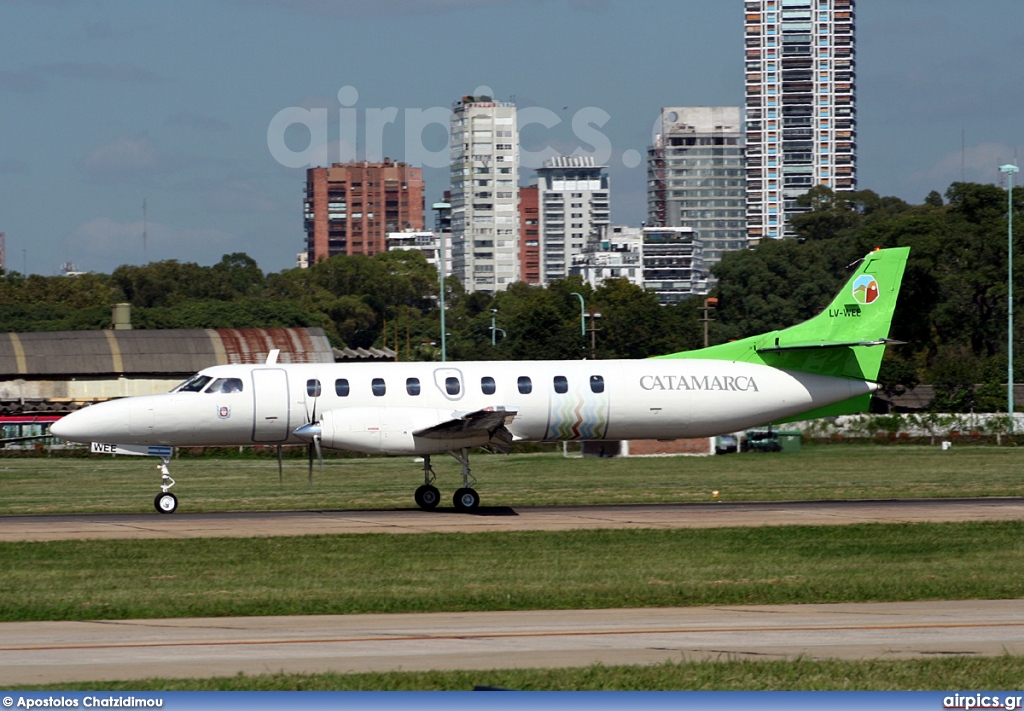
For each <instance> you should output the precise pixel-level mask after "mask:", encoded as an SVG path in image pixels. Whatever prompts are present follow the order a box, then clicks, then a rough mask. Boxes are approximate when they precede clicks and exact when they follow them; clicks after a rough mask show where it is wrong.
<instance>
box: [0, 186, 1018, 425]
mask: <svg viewBox="0 0 1024 711" xmlns="http://www.w3.org/2000/svg"><path fill="white" fill-rule="evenodd" d="M1013 199H1014V206H1015V210H1019V209H1020V205H1021V203H1022V202H1024V190H1022V189H1015V190H1014V196H1013ZM800 200H801V202H802V203H803V204H804V205H805V206H806V207H808V208H809V210H808V212H806V213H803V214H800V215H796V216H793V217H792V218H790V219H791V224H792V226H793V229H794V230H795V232H796V234H797V238H796V239H787V240H766V241H764V242H762V243H761V244H760V245H759V246H757V247H756V248H754V249H750V250H743V251H739V252H730V253H726V254H725V255H724V256H723V258H722V261H721V262H720V263H719V264H717V265H715V267H714V268H713V270H712V273H713V275H714V276H715V277H716V278H717V279H718V285H717V286H716V287H715V289H714V291H713V292H712V294H711V296H716V297H717V298H718V306H717V309H716V310H715V311H714V312H713V313H712V318H713V319H714V320H713V321H712V322H711V324H710V342H711V343H712V344H714V343H721V342H724V341H727V340H730V339H735V338H741V337H744V336H748V335H752V334H756V333H761V332H764V331H769V330H772V329H775V328H783V327H785V326H788V325H792V324H794V323H798V322H799V321H802V320H805V319H807V318H810V317H811V316H813V315H815V314H816V313H818V312H820V311H821V310H822V309H824V308H825V307H826V306H827V305H828V303H829V302H830V301H831V299H832V298H833V296H834V295H835V294H836V292H837V291H838V290H839V288H840V287H841V286H842V285H843V283H845V281H846V280H847V279H848V277H849V274H850V273H851V271H852V269H853V268H854V265H855V263H856V261H857V260H859V259H860V258H861V257H863V256H864V254H866V253H867V252H868V251H870V250H871V249H874V248H875V247H898V246H909V247H910V248H911V253H910V261H909V263H908V265H907V270H906V275H905V277H904V282H903V287H902V291H901V294H900V298H899V302H898V304H897V308H896V314H895V317H894V322H893V328H892V333H891V337H892V338H894V339H898V340H901V341H906V342H907V344H906V345H903V346H898V347H889V348H887V349H886V358H885V360H884V362H883V369H882V375H881V380H882V383H883V387H884V388H885V389H886V390H888V391H889V392H891V393H894V392H900V391H901V390H903V389H906V388H912V387H914V386H915V385H916V384H918V383H922V382H927V383H931V384H933V385H935V386H936V391H937V393H938V394H937V396H936V400H935V402H933V403H932V406H933V408H934V409H936V410H937V411H946V412H967V411H972V410H977V411H982V410H985V411H999V409H1000V407H1002V409H1003V410H1005V382H1006V370H1007V348H1006V334H1007V302H1006V298H1007V279H1006V267H1007V221H1006V217H1007V215H1006V210H1007V194H1006V191H1005V190H1003V189H1001V188H999V187H997V186H993V185H983V184H977V183H954V184H952V185H951V186H950V187H949V189H948V190H947V191H946V193H945V198H943V196H942V195H939V194H938V193H937V192H932V193H930V194H929V195H928V196H927V197H926V199H925V200H924V202H923V203H921V204H919V205H914V204H909V203H907V202H904V201H903V200H900V199H899V198H894V197H880V196H879V195H877V194H876V193H874V192H872V191H870V190H865V191H859V192H853V193H834V192H832V191H830V190H829V189H827V188H825V187H816V188H814V189H812V190H811V191H810V192H809V193H807V194H806V195H804V196H803V197H802V198H800ZM1022 224H1024V223H1022ZM1015 241H1016V242H1017V245H1016V247H1017V248H1019V244H1020V240H1015ZM1020 261H1024V254H1022V256H1021V260H1019V261H1018V264H1019V263H1020ZM1017 271H1018V270H1017V268H1016V267H1015V272H1017ZM445 287H446V294H445V300H446V303H447V309H446V312H445V320H446V330H447V337H446V342H447V355H448V358H449V359H451V360H469V359H498V360H502V359H538V360H545V359H555V358H566V359H573V358H582V357H588V358H589V357H597V358H644V357H648V356H652V355H657V354H662V353H670V352H674V351H680V350H687V349H692V348H699V347H701V346H702V345H703V341H704V324H703V322H702V321H701V316H702V310H701V307H702V306H703V299H691V300H689V301H684V302H682V303H680V304H677V305H673V306H659V305H658V303H657V300H656V298H655V296H654V295H653V293H651V292H647V291H644V290H643V289H641V288H639V287H636V286H634V285H631V284H629V283H628V282H626V281H625V280H609V281H606V282H604V283H603V284H602V285H601V286H600V287H598V288H596V289H593V288H591V287H590V286H589V285H587V284H585V283H583V281H582V279H581V278H580V277H576V276H570V277H566V278H564V279H560V280H557V281H555V282H552V283H551V284H549V285H548V286H547V287H539V286H531V285H528V284H524V283H516V284H513V285H511V286H510V287H509V288H508V290H507V291H504V292H500V293H497V294H494V295H491V294H486V293H479V292H478V293H467V292H466V291H465V290H464V289H463V288H462V286H461V284H459V282H458V281H457V280H456V279H453V278H449V279H446V280H445ZM438 288H439V287H438V278H437V272H436V269H435V268H434V267H433V266H431V265H429V264H427V262H426V261H425V259H424V258H423V256H422V254H421V253H419V252H417V251H396V252H386V253H381V254H377V255H374V256H365V255H353V256H337V257H333V258H331V259H327V260H323V261H321V262H319V263H318V264H315V265H312V266H310V267H309V268H308V269H288V270H285V271H282V272H278V273H264V272H263V271H262V270H261V269H260V268H259V266H258V265H257V263H256V262H255V261H254V260H253V259H252V258H251V257H249V256H248V255H246V254H242V253H235V254H229V255H225V256H224V257H223V259H221V261H220V262H218V263H217V264H214V265H212V266H200V265H198V264H193V263H189V262H178V261H175V260H168V261H163V262H154V263H150V264H146V265H141V266H135V265H124V266H120V267H118V268H117V269H115V270H114V271H113V273H111V274H109V275H107V274H92V273H90V274H83V275H79V276H76V277H44V276H39V275H31V276H25V275H22V274H18V273H17V272H7V273H5V274H4V275H3V276H2V277H0V327H2V328H3V329H5V330H7V331H54V330H81V329H101V328H108V327H109V326H110V319H111V311H110V309H111V305H112V304H114V303H120V302H127V303H130V304H131V305H132V323H133V327H134V328H145V329H154V328H164V329H166V328H246V327H299V326H307V327H320V328H323V329H324V331H325V332H326V333H327V335H328V338H329V339H330V341H331V343H332V344H333V345H335V346H338V347H344V346H349V347H353V348H356V347H364V348H365V347H371V346H376V347H381V346H387V347H389V348H392V349H393V350H395V351H397V352H398V353H399V358H400V359H401V360H439V359H440V336H441V332H440V311H439V308H438V303H439V296H440V295H439V292H438ZM1022 292H1024V289H1018V290H1016V291H1015V297H1016V296H1017V295H1021V296H1024V294H1022ZM577 294H579V295H580V296H582V297H583V300H584V303H585V306H586V309H587V310H588V311H591V310H592V311H596V312H599V313H600V314H601V317H600V318H599V319H590V318H587V319H586V320H585V322H584V323H583V326H584V327H585V329H586V331H584V329H583V328H581V313H580V300H579V297H578V296H577ZM1016 302H1017V298H1015V303H1016ZM591 320H593V323H591ZM492 325H493V326H494V329H495V330H494V331H492ZM592 328H596V329H597V330H596V333H593V334H592V333H591V332H590V331H591V329H592ZM492 333H493V345H492ZM592 339H593V343H594V345H595V348H594V349H593V352H592V350H591V342H592ZM1017 345H1018V342H1017V340H1016V339H1015V353H1021V349H1020V348H1019V347H1016V346H1017ZM1016 366H1017V363H1016V362H1015V369H1016Z"/></svg>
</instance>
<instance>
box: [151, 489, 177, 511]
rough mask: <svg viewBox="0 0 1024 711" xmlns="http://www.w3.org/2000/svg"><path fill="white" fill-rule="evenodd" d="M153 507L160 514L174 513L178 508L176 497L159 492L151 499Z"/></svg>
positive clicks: (168, 493)
mask: <svg viewBox="0 0 1024 711" xmlns="http://www.w3.org/2000/svg"><path fill="white" fill-rule="evenodd" d="M153 505H154V506H156V510H157V511H159V512H160V513H162V514H169V513H174V510H175V509H176V508H178V497H177V496H175V495H174V494H172V493H170V492H161V493H159V494H157V495H156V498H155V499H153Z"/></svg>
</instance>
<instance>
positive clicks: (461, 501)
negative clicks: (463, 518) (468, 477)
mask: <svg viewBox="0 0 1024 711" xmlns="http://www.w3.org/2000/svg"><path fill="white" fill-rule="evenodd" d="M452 503H453V504H455V510H456V511H474V510H476V509H477V508H479V507H480V494H478V493H476V490H475V489H459V490H458V491H456V492H455V496H453V497H452Z"/></svg>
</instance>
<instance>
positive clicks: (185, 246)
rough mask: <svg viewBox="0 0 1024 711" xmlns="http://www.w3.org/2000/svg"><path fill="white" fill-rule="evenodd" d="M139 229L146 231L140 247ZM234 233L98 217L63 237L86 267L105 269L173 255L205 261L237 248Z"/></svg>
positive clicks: (75, 257) (70, 250)
mask: <svg viewBox="0 0 1024 711" xmlns="http://www.w3.org/2000/svg"><path fill="white" fill-rule="evenodd" d="M143 230H145V233H146V244H145V250H143V239H142V234H143ZM237 240H238V235H236V234H234V233H231V232H226V231H224V230H219V229H214V228H184V229H176V228H174V227H170V226H168V225H164V224H161V223H159V222H149V223H148V224H145V225H144V224H143V221H142V220H138V221H135V222H118V221H116V220H114V219H112V218H110V217H99V218H96V219H95V220H91V221H89V222H86V223H84V224H82V225H79V226H78V227H76V228H75V229H74V230H72V232H71V234H69V235H68V237H67V241H66V243H67V251H68V253H69V254H72V255H74V259H75V262H76V263H77V264H79V265H80V266H82V267H84V268H87V269H100V270H103V271H109V270H110V269H112V268H113V267H115V266H117V265H120V264H140V263H142V262H143V258H144V257H145V260H147V261H160V260H163V259H177V260H179V261H183V262H191V261H194V262H199V263H206V262H209V261H210V260H211V259H212V260H216V256H215V255H220V254H223V253H224V252H230V251H237V250H234V245H235V243H236V241H237Z"/></svg>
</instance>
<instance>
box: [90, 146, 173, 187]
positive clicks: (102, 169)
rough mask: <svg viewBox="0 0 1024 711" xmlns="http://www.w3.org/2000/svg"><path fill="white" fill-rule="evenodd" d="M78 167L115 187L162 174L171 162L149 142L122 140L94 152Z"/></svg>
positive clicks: (95, 149)
mask: <svg viewBox="0 0 1024 711" xmlns="http://www.w3.org/2000/svg"><path fill="white" fill-rule="evenodd" d="M79 167H80V168H81V169H82V171H83V172H84V173H85V174H86V175H88V176H89V177H90V178H93V179H95V180H98V181H101V182H105V183H116V182H121V181H135V180H137V179H140V178H145V177H147V176H152V175H155V174H158V173H163V172H165V171H166V169H167V167H168V162H167V161H166V160H165V159H164V158H163V157H161V155H160V153H159V151H157V149H156V148H155V147H154V146H153V144H152V142H150V140H149V139H148V138H146V137H129V136H122V137H121V138H118V139H116V140H114V141H111V142H110V143H106V144H104V145H102V146H99V147H97V148H94V149H93V150H92V151H91V152H90V153H89V155H87V156H86V157H85V158H84V159H83V160H82V161H81V163H80V164H79Z"/></svg>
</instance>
